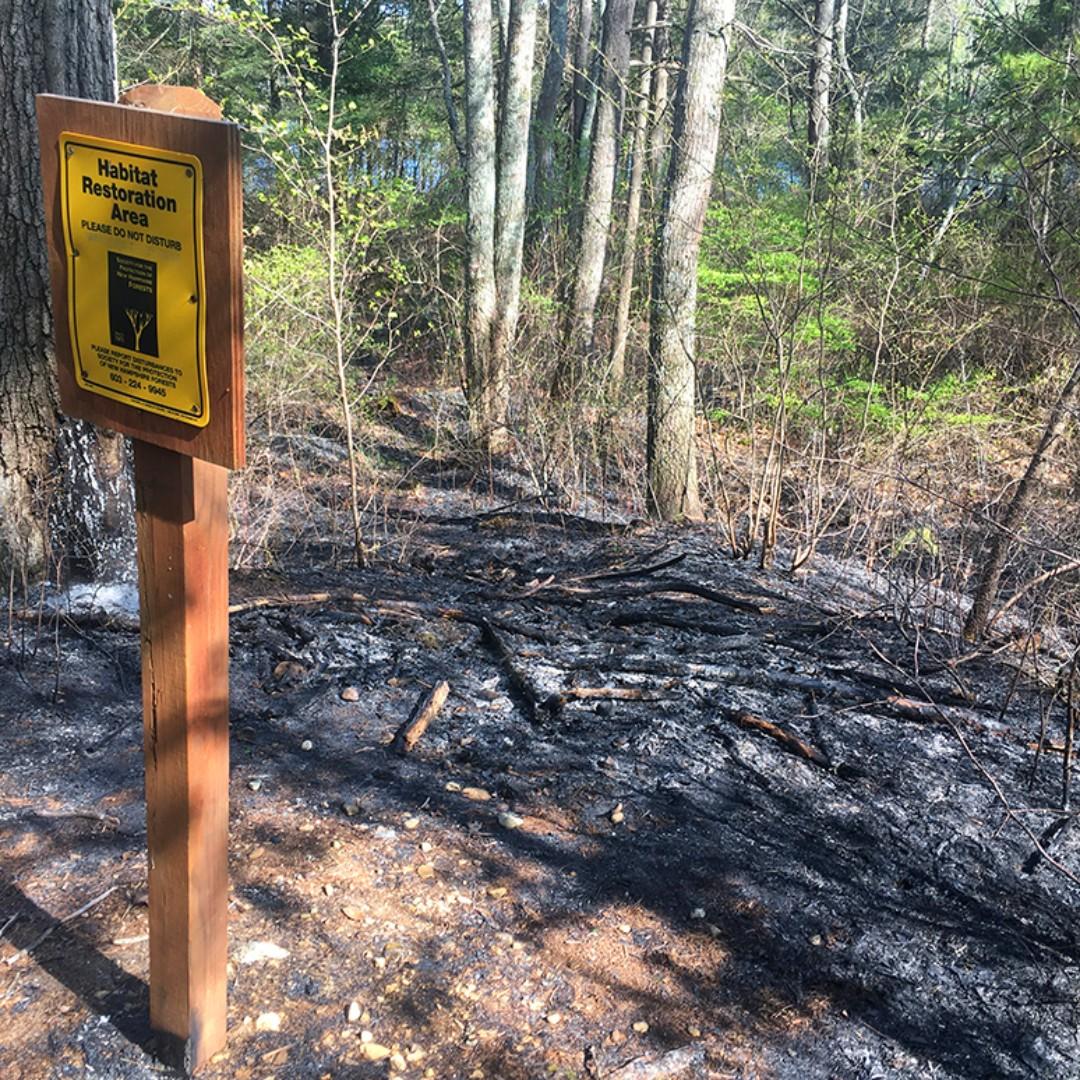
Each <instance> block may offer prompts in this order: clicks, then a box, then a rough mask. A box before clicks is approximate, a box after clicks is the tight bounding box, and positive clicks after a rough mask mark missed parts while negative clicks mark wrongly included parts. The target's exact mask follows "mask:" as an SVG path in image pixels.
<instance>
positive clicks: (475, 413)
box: [464, 0, 507, 450]
mask: <svg viewBox="0 0 1080 1080" xmlns="http://www.w3.org/2000/svg"><path fill="white" fill-rule="evenodd" d="M464 14H465V174H466V181H465V182H466V203H467V208H468V220H467V224H466V248H467V257H466V265H465V393H466V398H467V401H468V406H469V431H470V435H471V437H472V440H473V442H474V443H475V444H476V445H477V446H478V447H480V448H481V449H483V450H491V449H493V444H494V443H496V442H497V441H498V439H499V437H500V434H499V433H501V432H503V431H505V430H506V419H507V418H506V410H505V405H504V403H503V402H502V400H501V399H500V395H499V388H498V387H496V385H495V384H494V381H493V378H492V375H493V365H492V332H493V330H494V325H495V309H496V288H495V192H496V178H495V177H496V174H495V65H494V62H493V60H492V32H493V29H494V27H493V23H492V14H491V0H464Z"/></svg>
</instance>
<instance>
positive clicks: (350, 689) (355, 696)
mask: <svg viewBox="0 0 1080 1080" xmlns="http://www.w3.org/2000/svg"><path fill="white" fill-rule="evenodd" d="M341 700H342V701H359V700H360V691H359V690H357V689H356V687H355V686H346V687H345V689H344V690H342V691H341Z"/></svg>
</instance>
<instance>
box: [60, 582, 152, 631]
mask: <svg viewBox="0 0 1080 1080" xmlns="http://www.w3.org/2000/svg"><path fill="white" fill-rule="evenodd" d="M45 606H46V607H47V608H48V609H49V610H50V611H62V612H65V613H67V614H70V615H101V616H105V617H107V618H111V619H116V621H117V622H121V623H124V624H127V625H132V626H138V625H139V588H138V586H137V585H136V584H135V583H134V582H133V581H119V582H113V583H109V584H92V583H91V584H84V583H79V584H75V585H69V586H68V587H67V588H66V589H64V590H62V591H60V592H54V593H52V594H51V595H47V596H46V597H45Z"/></svg>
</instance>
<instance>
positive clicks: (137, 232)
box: [60, 132, 210, 427]
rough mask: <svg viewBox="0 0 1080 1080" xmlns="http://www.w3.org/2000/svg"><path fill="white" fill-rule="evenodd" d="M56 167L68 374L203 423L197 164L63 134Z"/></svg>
mask: <svg viewBox="0 0 1080 1080" xmlns="http://www.w3.org/2000/svg"><path fill="white" fill-rule="evenodd" d="M60 164H61V183H60V191H61V195H60V201H61V207H62V212H63V219H64V244H65V247H66V249H67V257H68V320H69V323H70V326H71V343H72V348H73V350H74V353H75V381H76V382H77V383H78V384H79V386H81V387H82V388H83V389H84V390H89V391H91V392H92V393H95V394H101V395H103V396H104V397H108V398H113V399H114V400H115V401H122V402H124V403H125V404H127V405H132V406H134V407H135V408H137V409H143V410H145V411H146V412H152V413H158V414H159V415H161V416H168V417H171V418H172V419H174V420H180V421H182V422H183V423H185V424H193V425H194V426H195V427H205V426H206V424H207V423H208V422H209V420H210V402H209V395H208V392H207V386H206V305H205V303H204V291H205V284H204V278H203V220H202V217H203V190H202V189H203V181H202V164H201V162H200V161H199V159H198V158H197V157H194V156H193V155H191V154H181V153H177V152H176V151H173V150H157V149H155V148H154V147H150V146H134V145H132V144H130V143H122V142H115V141H113V140H112V139H97V138H94V137H93V136H90V135H76V134H73V133H71V132H64V133H63V134H62V135H61V136H60Z"/></svg>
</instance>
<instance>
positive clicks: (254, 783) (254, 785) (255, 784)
mask: <svg viewBox="0 0 1080 1080" xmlns="http://www.w3.org/2000/svg"><path fill="white" fill-rule="evenodd" d="M248 787H249V788H251V790H252V791H258V790H259V788H261V787H262V781H261V780H249V781H248Z"/></svg>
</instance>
